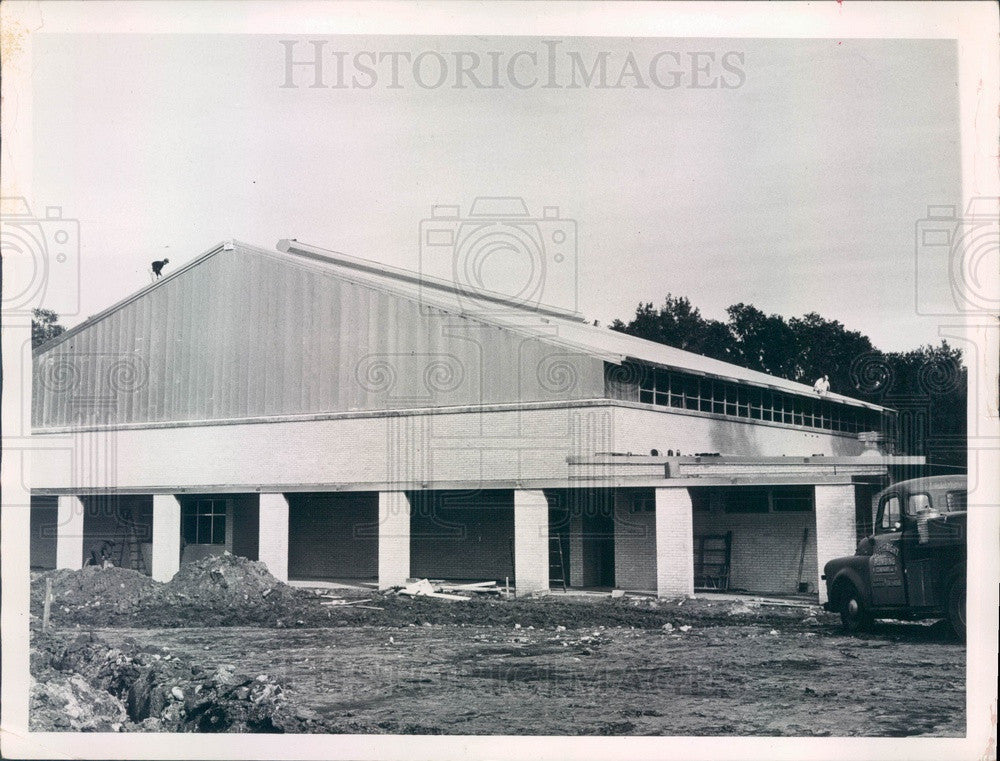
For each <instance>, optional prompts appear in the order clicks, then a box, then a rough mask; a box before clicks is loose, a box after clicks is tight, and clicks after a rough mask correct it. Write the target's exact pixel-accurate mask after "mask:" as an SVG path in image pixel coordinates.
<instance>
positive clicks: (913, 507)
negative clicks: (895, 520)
mask: <svg viewBox="0 0 1000 761" xmlns="http://www.w3.org/2000/svg"><path fill="white" fill-rule="evenodd" d="M930 511H931V498H930V497H929V496H927V495H926V494H911V495H910V497H909V499H907V500H906V514H907V515H919V514H920V513H929V512H930Z"/></svg>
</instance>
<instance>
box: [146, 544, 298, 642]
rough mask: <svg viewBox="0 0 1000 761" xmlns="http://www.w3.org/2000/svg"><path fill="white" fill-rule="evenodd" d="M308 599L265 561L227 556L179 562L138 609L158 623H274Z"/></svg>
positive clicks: (295, 610) (288, 614) (152, 623)
mask: <svg viewBox="0 0 1000 761" xmlns="http://www.w3.org/2000/svg"><path fill="white" fill-rule="evenodd" d="M309 602H312V604H313V605H314V604H315V603H314V602H313V601H312V596H311V595H308V594H306V593H303V592H301V591H299V590H296V589H293V588H292V587H290V586H288V585H287V584H284V583H282V582H281V581H279V580H278V579H276V578H275V577H274V576H273V575H271V572H270V571H268V570H267V566H266V565H265V564H264V563H260V562H257V561H255V560H247V559H246V558H243V557H238V556H236V555H230V554H225V555H218V556H215V557H207V558H203V559H202V560H198V561H196V562H193V563H186V564H184V565H182V566H181V569H180V570H179V571H178V572H177V574H175V575H174V577H173V578H172V579H171V580H170V581H169V582H168V583H167V584H164V585H163V586H161V587H158V588H156V589H155V590H153V591H152V594H150V595H149V596H147V597H145V598H144V599H143V600H142V602H141V605H140V607H141V609H142V614H143V619H144V620H148V621H149V622H150V624H151V625H157V626H184V625H186V624H188V623H189V624H193V625H198V626H205V625H210V626H231V625H236V624H269V625H275V624H276V622H277V621H280V620H282V619H287V618H290V617H294V616H295V615H297V613H298V611H299V608H301V607H304V606H307V605H308V603H309Z"/></svg>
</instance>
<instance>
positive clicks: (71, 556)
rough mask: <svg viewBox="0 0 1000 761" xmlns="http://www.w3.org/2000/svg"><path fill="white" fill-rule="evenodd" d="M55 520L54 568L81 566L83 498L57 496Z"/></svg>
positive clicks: (73, 569) (75, 568) (76, 568)
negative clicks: (57, 505) (57, 504)
mask: <svg viewBox="0 0 1000 761" xmlns="http://www.w3.org/2000/svg"><path fill="white" fill-rule="evenodd" d="M56 514H57V516H58V518H57V521H56V568H68V569H70V570H72V571H76V570H78V569H80V568H82V567H83V500H82V499H80V498H79V497H74V496H68V497H59V507H58V510H57V513H56Z"/></svg>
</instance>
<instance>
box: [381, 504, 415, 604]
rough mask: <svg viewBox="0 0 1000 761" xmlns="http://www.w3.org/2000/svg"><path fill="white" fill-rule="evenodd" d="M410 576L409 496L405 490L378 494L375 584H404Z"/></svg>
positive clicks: (393, 585) (384, 587)
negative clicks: (376, 580) (376, 577)
mask: <svg viewBox="0 0 1000 761" xmlns="http://www.w3.org/2000/svg"><path fill="white" fill-rule="evenodd" d="M409 577H410V498H409V497H408V496H407V495H406V492H401V491H383V492H379V495H378V588H379V589H388V588H389V587H399V586H403V585H404V584H406V580H407V579H408V578H409Z"/></svg>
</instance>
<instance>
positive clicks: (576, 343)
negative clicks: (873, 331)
mask: <svg viewBox="0 0 1000 761" xmlns="http://www.w3.org/2000/svg"><path fill="white" fill-rule="evenodd" d="M277 248H278V250H279V251H282V252H284V253H286V254H289V255H291V256H295V257H299V258H301V259H303V260H307V261H310V262H315V263H317V264H319V265H320V266H323V267H324V268H329V269H332V270H334V271H337V272H339V273H340V274H341V276H343V277H346V278H348V279H351V280H354V281H355V282H358V283H362V284H367V285H369V286H371V287H373V288H378V289H381V290H385V291H388V292H390V293H395V294H397V295H399V296H403V297H405V298H411V299H417V300H418V301H420V302H421V303H423V304H425V305H427V306H429V307H432V308H436V309H441V310H443V311H446V312H452V313H458V314H462V315H464V316H466V317H468V318H470V319H475V320H480V321H482V322H486V323H491V324H495V325H497V326H498V327H503V328H507V329H510V330H516V331H518V332H521V333H523V334H526V335H533V336H535V337H537V338H539V339H541V340H545V341H548V342H551V343H556V344H559V345H562V346H564V347H566V348H567V349H572V350H575V351H582V352H584V353H586V354H589V355H591V356H594V357H597V358H600V359H603V360H605V361H608V362H613V363H615V364H621V363H623V362H625V361H628V360H632V361H638V362H644V363H648V364H651V365H655V366H658V367H663V368H668V369H673V370H679V371H684V372H689V373H695V374H700V375H705V376H710V377H715V378H721V379H726V380H732V381H736V382H739V383H746V384H750V385H754V386H759V387H763V388H769V389H774V390H780V391H786V392H788V393H792V394H797V395H799V396H806V397H810V398H816V394H815V392H814V391H813V390H812V388H811V387H810V386H807V385H805V384H802V383H796V382H795V381H790V380H787V379H785V378H778V377H775V376H773V375H768V374H767V373H762V372H759V371H757V370H750V369H748V368H745V367H740V366H739V365H733V364H730V363H728V362H723V361H721V360H717V359H712V358H710V357H706V356H703V355H701V354H695V353H693V352H689V351H684V350H683V349H678V348H676V347H673V346H667V345H665V344H660V343H656V342H654V341H647V340H646V339H644V338H638V337H636V336H630V335H627V334H625V333H620V332H618V331H614V330H611V329H609V328H600V327H596V326H594V325H591V324H589V323H588V322H586V321H585V320H584V319H583V317H582V316H581V315H579V314H576V313H573V312H569V311H566V310H562V309H558V308H554V307H549V306H545V305H535V304H530V305H526V304H523V303H518V302H516V301H514V300H511V299H510V298H509V297H506V296H503V295H502V294H495V293H489V292H475V293H473V292H469V291H467V290H464V289H462V288H461V287H458V286H456V285H455V284H454V283H450V282H446V281H442V280H438V279H436V278H431V277H427V276H423V275H421V274H420V273H417V272H412V271H409V270H403V269H399V268H395V267H389V266H386V265H382V264H379V263H377V262H373V261H369V260H366V259H358V258H355V257H351V256H348V255H346V254H342V253H339V252H336V251H330V250H327V249H323V248H320V247H318V246H312V245H309V244H306V243H301V242H299V241H296V240H281V241H279V242H278V245H277ZM825 398H826V399H828V400H831V401H836V402H841V403H843V404H848V405H852V406H857V407H865V408H868V409H873V410H879V411H891V410H888V409H887V408H885V407H882V406H880V405H877V404H872V403H870V402H864V401H861V400H860V399H853V398H851V397H847V396H843V395H841V394H834V393H829V394H827V395H826V397H825Z"/></svg>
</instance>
